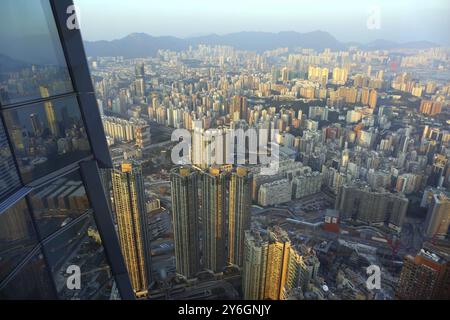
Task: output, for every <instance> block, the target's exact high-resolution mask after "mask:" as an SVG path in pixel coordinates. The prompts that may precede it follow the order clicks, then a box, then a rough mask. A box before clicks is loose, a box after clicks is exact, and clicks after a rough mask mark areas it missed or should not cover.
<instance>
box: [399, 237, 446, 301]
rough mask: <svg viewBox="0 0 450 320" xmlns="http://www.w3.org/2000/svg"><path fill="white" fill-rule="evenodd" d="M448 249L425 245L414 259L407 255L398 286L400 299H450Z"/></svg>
mask: <svg viewBox="0 0 450 320" xmlns="http://www.w3.org/2000/svg"><path fill="white" fill-rule="evenodd" d="M449 253H450V252H449V250H448V248H440V247H437V246H434V245H432V244H429V243H427V244H425V245H424V248H423V249H421V250H420V252H419V253H418V254H417V255H416V256H415V257H412V256H410V255H407V256H406V257H405V259H404V262H403V268H402V272H401V274H400V279H399V281H398V284H397V289H396V296H397V298H398V299H407V300H428V299H444V300H448V299H450V260H449V259H450V254H449Z"/></svg>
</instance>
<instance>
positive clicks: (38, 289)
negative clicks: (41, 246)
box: [0, 251, 56, 300]
mask: <svg viewBox="0 0 450 320" xmlns="http://www.w3.org/2000/svg"><path fill="white" fill-rule="evenodd" d="M55 298H56V296H55V291H54V289H53V286H52V283H51V278H50V274H49V270H48V268H47V265H46V264H45V260H44V256H43V254H42V252H41V251H39V252H38V253H37V254H36V255H34V257H33V258H32V259H30V260H29V261H27V263H26V264H25V265H24V266H23V267H22V269H21V270H20V271H19V272H18V274H17V275H16V276H15V277H14V278H13V279H11V280H10V281H9V282H8V283H7V284H6V285H5V286H4V287H3V288H0V300H30V299H36V300H37V299H41V300H44V299H45V300H48V299H55Z"/></svg>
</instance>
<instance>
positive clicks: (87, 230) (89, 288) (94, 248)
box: [45, 214, 112, 299]
mask: <svg viewBox="0 0 450 320" xmlns="http://www.w3.org/2000/svg"><path fill="white" fill-rule="evenodd" d="M45 252H46V254H47V258H48V261H49V264H50V267H51V270H52V273H53V277H54V281H55V283H56V289H57V292H58V296H59V298H61V299H91V298H92V297H94V296H96V295H98V294H99V292H101V291H102V290H103V289H104V285H105V284H106V283H107V282H108V281H109V280H110V279H111V278H112V275H111V270H110V267H109V265H108V264H107V261H106V257H105V253H104V248H103V245H102V243H101V239H100V235H99V232H98V230H97V227H96V225H95V222H94V219H93V217H92V215H91V214H88V215H87V216H86V217H85V218H84V219H82V220H80V221H79V222H77V223H76V224H75V225H73V226H71V227H70V228H68V229H67V230H65V231H64V232H63V233H62V234H61V235H58V236H57V237H56V238H55V239H53V240H51V241H50V242H49V243H47V244H46V245H45ZM73 265H75V266H78V267H79V268H80V271H81V279H80V280H81V286H80V289H79V290H70V289H68V288H67V279H68V277H69V276H70V274H68V273H67V269H68V267H69V266H73Z"/></svg>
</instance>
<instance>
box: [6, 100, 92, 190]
mask: <svg viewBox="0 0 450 320" xmlns="http://www.w3.org/2000/svg"><path fill="white" fill-rule="evenodd" d="M4 117H5V121H6V126H7V129H8V133H9V135H10V136H11V141H12V143H13V145H14V151H15V154H16V158H17V161H18V164H19V170H20V172H21V174H22V178H23V180H24V183H29V182H30V181H32V180H34V179H37V178H40V177H42V176H44V175H46V174H49V173H51V172H53V171H56V170H58V169H61V168H63V167H65V166H67V165H68V164H70V163H73V162H76V161H77V160H80V159H83V158H85V157H87V156H88V155H90V154H91V152H90V145H89V141H88V138H87V134H86V130H85V128H84V124H83V120H82V118H81V114H80V110H79V107H78V102H77V100H76V98H75V97H66V98H60V99H55V100H50V101H48V102H44V103H38V104H33V105H30V106H26V107H21V108H18V109H13V110H5V111H4Z"/></svg>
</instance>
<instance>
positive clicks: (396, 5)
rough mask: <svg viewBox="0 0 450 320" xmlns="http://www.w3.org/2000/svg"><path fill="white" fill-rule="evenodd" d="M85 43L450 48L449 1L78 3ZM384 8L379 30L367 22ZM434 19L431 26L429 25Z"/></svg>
mask: <svg viewBox="0 0 450 320" xmlns="http://www.w3.org/2000/svg"><path fill="white" fill-rule="evenodd" d="M75 4H76V5H77V6H78V7H79V12H80V16H81V23H82V32H83V36H84V38H85V40H91V41H94V40H113V39H118V38H122V37H124V36H127V35H128V34H130V33H134V32H145V33H148V34H150V35H153V36H176V37H181V38H186V37H193V36H200V35H207V34H212V33H216V34H220V35H223V34H228V33H234V32H241V31H264V32H280V31H297V32H311V31H315V30H322V31H326V32H329V33H331V34H332V35H333V36H335V37H336V38H337V39H338V40H339V41H343V42H350V41H357V42H361V43H367V42H370V41H373V40H376V39H385V40H390V41H398V42H409V41H421V40H427V41H433V42H436V43H438V44H443V45H445V44H450V39H449V36H448V30H449V29H450V24H449V20H448V17H449V16H450V10H449V6H448V3H447V1H446V0H431V1H418V0H412V1H411V0H400V1H388V0H385V1H356V0H346V1H333V0H319V1H303V0H281V1H270V0H249V1H238V0H230V1H226V2H221V1H207V0H199V1H189V2H188V4H186V1H182V0H170V1H146V0H133V1H127V2H124V1H108V0H97V1H91V0H76V1H75ZM373 8H379V10H380V11H379V12H380V18H381V20H380V28H379V29H377V28H372V29H369V28H368V27H367V19H368V18H369V16H370V15H371V14H372V13H373ZM431 21H432V23H430V22H431Z"/></svg>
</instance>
